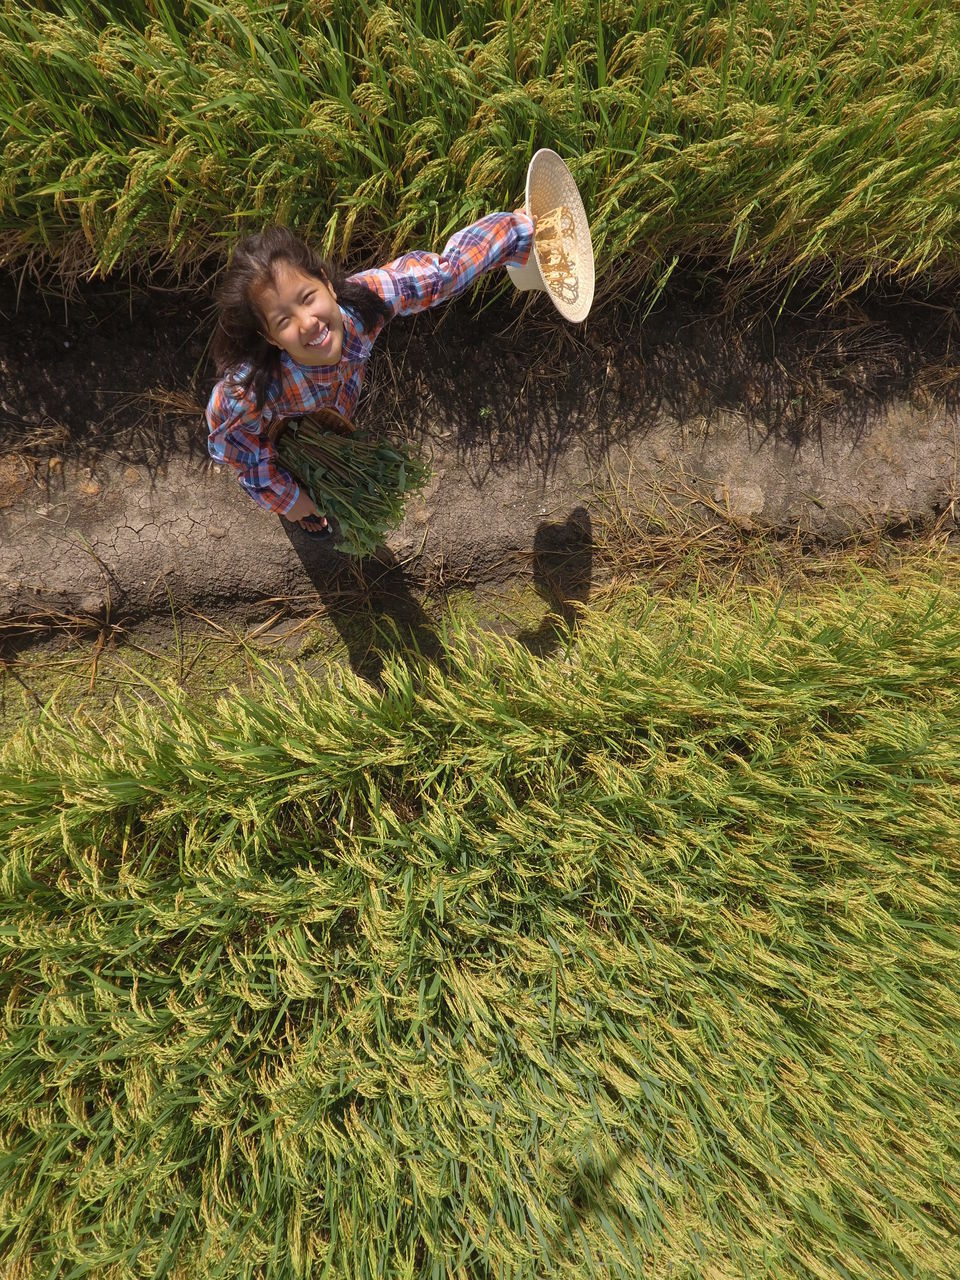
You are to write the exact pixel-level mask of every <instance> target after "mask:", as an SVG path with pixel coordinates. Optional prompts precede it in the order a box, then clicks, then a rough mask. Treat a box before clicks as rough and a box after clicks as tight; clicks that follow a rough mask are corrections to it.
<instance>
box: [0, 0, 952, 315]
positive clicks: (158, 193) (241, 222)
mask: <svg viewBox="0 0 960 1280" xmlns="http://www.w3.org/2000/svg"><path fill="white" fill-rule="evenodd" d="M958 101H960V11H958V10H957V7H956V5H955V4H953V3H950V2H949V0H934V2H933V3H929V2H928V0H922V2H921V0H744V2H743V3H735V4H731V3H720V2H718V0H564V2H562V3H561V0H462V2H460V0H457V3H454V2H453V0H288V2H287V3H279V4H274V3H266V2H265V0H225V2H224V3H215V2H213V0H184V2H183V3H180V4H176V3H173V2H172V0H125V2H123V3H121V2H114V3H110V2H108V0H105V2H103V3H100V2H95V0H78V2H75V3H70V4H62V3H44V4H39V3H27V2H26V0H6V3H5V4H4V5H3V6H2V9H0V254H2V256H3V259H5V260H6V261H8V262H10V263H23V262H30V263H32V264H33V265H34V266H36V267H37V268H38V269H41V268H42V269H44V270H45V271H46V272H47V273H48V274H49V273H50V272H53V273H54V274H60V275H61V276H65V277H67V278H76V277H77V276H78V275H83V274H89V273H98V272H99V273H106V272H110V271H117V270H121V269H134V268H136V269H139V270H151V271H161V270H168V271H169V270H171V269H172V270H174V271H178V272H180V273H181V274H186V276H187V278H190V275H191V272H192V273H193V274H194V275H196V274H197V273H200V274H203V273H207V274H209V272H211V271H213V270H214V269H215V267H216V266H217V265H218V264H219V262H220V261H221V260H222V258H223V257H224V255H225V253H226V250H227V248H228V247H229V244H230V243H232V241H233V240H235V239H236V237H237V235H238V234H239V233H242V232H244V231H246V230H249V229H255V228H256V227H259V226H260V225H261V224H262V223H264V222H265V221H269V220H280V221H283V222H287V223H290V224H291V225H294V226H296V227H297V228H299V229H300V230H301V231H302V232H303V233H304V234H305V235H307V236H308V237H309V238H311V239H312V240H313V241H314V242H315V243H317V244H319V245H320V246H321V247H323V248H325V249H326V250H327V251H330V252H334V253H336V254H338V255H348V256H349V257H350V258H351V259H360V258H369V257H371V256H372V255H379V254H382V253H385V252H387V251H391V250H392V251H397V252H399V251H402V250H406V249H409V248H413V247H421V246H422V247H433V245H434V244H435V243H437V242H442V239H443V238H444V237H445V235H446V234H447V233H450V232H452V231H453V230H455V229H458V228H459V227H461V226H463V225H465V224H466V223H467V222H469V221H471V220H472V219H473V218H474V217H476V216H479V215H481V214H483V213H487V212H489V211H491V210H492V209H499V208H504V207H508V208H513V207H514V206H515V205H516V204H517V203H519V201H520V198H521V196H522V192H523V184H524V174H525V171H526V165H527V162H528V160H529V159H530V156H531V154H532V152H533V151H534V150H535V149H536V148H537V147H541V146H549V147H553V148H554V149H556V150H557V151H559V152H560V153H561V155H563V156H564V157H566V158H567V159H568V160H569V162H570V165H571V168H572V170H573V173H574V175H575V177H576V179H577V181H578V183H579V184H580V186H581V189H582V192H583V195H584V200H585V203H586V206H587V209H588V211H589V213H590V218H591V225H592V230H593V235H594V240H595V248H596V252H597V260H598V267H599V268H600V270H601V275H602V277H603V279H604V281H605V284H606V288H607V296H608V297H609V295H610V293H612V292H613V291H614V290H615V288H616V287H617V286H618V285H621V284H623V283H624V282H627V281H629V282H633V283H637V282H639V283H640V284H642V285H643V286H645V287H647V288H648V289H649V288H656V287H657V286H658V285H659V284H661V283H662V282H663V280H664V279H665V278H666V276H667V275H668V274H669V272H670V271H671V270H672V268H673V265H674V264H675V263H676V262H677V261H678V260H682V261H684V262H688V261H692V262H694V263H696V264H698V265H699V268H700V269H701V270H702V271H703V272H704V273H705V275H706V276H707V277H708V278H715V277H716V278H719V275H720V274H721V273H727V272H730V271H732V272H733V273H734V274H735V275H736V276H738V277H746V278H747V279H749V280H752V281H754V282H756V280H757V279H759V280H761V281H762V283H763V284H764V286H765V287H767V288H770V289H773V290H774V291H775V292H779V293H780V294H782V293H783V292H784V290H786V289H787V288H788V287H789V284H790V282H791V281H792V280H794V279H796V278H797V277H799V276H811V275H812V276H813V277H815V278H816V279H818V280H819V281H820V283H821V284H822V286H823V288H824V290H825V291H826V296H827V297H832V296H836V295H837V294H838V293H840V292H842V291H843V290H845V289H849V288H852V287H854V286H855V285H856V284H858V283H860V282H862V281H875V280H878V279H879V280H884V281H893V282H895V283H906V282H913V283H914V284H915V283H916V282H917V281H918V280H920V281H923V280H935V281H937V282H939V283H941V284H943V283H947V284H953V283H954V282H955V281H956V280H957V277H958V269H957V259H958V245H960V206H958V198H957V191H958V190H960V158H958V156H960V153H958V146H957V144H958V140H960V115H958V108H957V102H958ZM603 301H604V298H603V295H602V293H601V297H600V298H599V299H598V302H599V303H600V304H601V305H602V303H603Z"/></svg>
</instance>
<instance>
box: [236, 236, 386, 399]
mask: <svg viewBox="0 0 960 1280" xmlns="http://www.w3.org/2000/svg"><path fill="white" fill-rule="evenodd" d="M281 262H284V263H288V264H289V265H290V266H292V267H297V268H299V270H300V271H302V272H304V274H305V275H308V276H313V278H314V279H317V280H323V281H325V282H326V283H328V284H331V285H333V288H334V290H335V291H336V294H337V303H338V305H340V306H341V307H349V308H350V310H351V311H353V312H354V313H355V314H356V315H358V316H359V318H360V320H361V321H362V322H363V326H364V328H365V329H373V328H375V327H376V325H377V324H378V323H379V322H380V321H381V320H385V319H387V317H388V316H389V314H390V311H389V308H388V307H387V305H386V303H385V302H384V301H383V299H382V298H381V297H380V295H379V294H378V293H375V292H374V291H373V289H368V288H367V286H366V285H362V284H358V283H356V282H355V281H350V280H348V279H347V278H346V276H345V275H344V273H343V271H342V270H341V269H340V268H339V267H335V266H332V265H331V264H330V263H328V262H326V261H325V260H324V259H323V258H321V257H320V255H319V254H318V253H315V252H314V251H313V250H312V249H311V248H310V246H309V245H308V244H305V243H304V241H303V240H301V239H300V237H299V236H296V235H294V233H293V232H292V231H290V230H289V229H288V228H287V227H279V226H276V227H265V228H264V229H263V231H258V232H256V233H255V234H254V235H250V236H245V237H244V239H243V240H241V241H240V242H239V244H238V245H237V246H236V248H235V249H234V251H233V254H232V255H231V258H230V262H229V264H228V266H227V270H226V274H225V275H224V278H223V281H222V282H221V284H220V287H219V288H218V289H217V293H216V303H217V310H218V315H217V326H216V330H215V331H214V335H213V360H214V364H215V365H216V369H217V375H218V376H219V377H223V376H224V375H226V374H231V373H232V374H234V375H235V377H236V380H237V383H238V385H239V386H240V388H241V389H242V390H243V391H247V390H250V389H252V390H253V395H254V401H255V403H256V407H257V408H258V409H262V408H263V405H264V402H265V401H266V398H267V392H268V390H269V389H270V384H271V383H272V382H274V381H275V380H276V379H277V378H278V377H279V376H280V350H279V348H278V347H275V346H274V345H273V344H272V343H271V342H268V341H267V339H266V338H265V337H264V336H263V332H262V331H263V330H264V329H265V328H266V322H265V320H264V317H263V316H262V315H261V314H260V312H259V310H258V308H257V304H256V295H257V293H258V291H259V290H260V289H262V288H263V286H264V285H267V284H272V283H274V282H275V279H276V276H275V272H276V269H277V264H278V263H281ZM241 366H246V368H245V370H244V372H243V373H242V374H241V373H240V372H239V371H240V368H241Z"/></svg>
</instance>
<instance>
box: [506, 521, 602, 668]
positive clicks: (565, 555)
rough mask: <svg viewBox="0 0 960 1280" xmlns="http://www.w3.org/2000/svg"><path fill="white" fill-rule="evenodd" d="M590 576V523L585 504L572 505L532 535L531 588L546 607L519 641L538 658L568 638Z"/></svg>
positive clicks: (583, 602)
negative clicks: (561, 516)
mask: <svg viewBox="0 0 960 1280" xmlns="http://www.w3.org/2000/svg"><path fill="white" fill-rule="evenodd" d="M592 577H593V525H592V523H591V520H590V513H589V511H587V509H586V507H576V508H575V509H574V510H573V511H571V513H570V515H569V516H568V517H567V518H566V520H564V521H563V522H561V523H557V522H554V523H551V522H547V521H544V523H543V524H541V525H539V526H538V527H537V532H536V534H535V535H534V539H533V588H534V590H535V591H536V593H537V595H538V596H540V597H541V599H543V600H546V602H547V604H548V605H549V606H550V607H549V610H548V612H547V614H546V616H545V617H544V619H543V621H542V622H541V623H540V625H539V627H537V629H536V630H535V631H531V630H524V631H521V632H520V633H519V634H518V635H517V639H518V640H519V642H520V643H521V644H522V645H524V646H525V647H526V648H527V649H529V650H530V652H531V653H533V654H536V656H537V657H539V658H545V657H548V656H549V655H550V654H552V653H554V652H555V651H556V650H557V649H558V648H559V647H560V645H561V644H563V643H564V642H565V641H567V640H569V638H570V636H571V635H572V634H573V632H574V630H575V629H576V625H577V609H576V606H577V605H578V604H586V603H587V601H588V600H589V598H590V585H591V581H592Z"/></svg>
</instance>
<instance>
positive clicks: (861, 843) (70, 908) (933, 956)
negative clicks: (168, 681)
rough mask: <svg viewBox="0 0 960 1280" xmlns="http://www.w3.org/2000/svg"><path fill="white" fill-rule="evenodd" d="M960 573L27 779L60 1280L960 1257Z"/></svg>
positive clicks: (35, 994) (614, 628) (73, 759)
mask: <svg viewBox="0 0 960 1280" xmlns="http://www.w3.org/2000/svg"><path fill="white" fill-rule="evenodd" d="M958 674H960V573H958V570H957V567H956V565H955V563H951V562H950V561H949V560H944V561H942V562H940V563H939V564H937V563H933V562H931V563H929V564H927V565H925V566H924V567H922V568H914V569H910V568H903V569H901V570H899V571H896V572H893V571H891V572H889V573H887V574H884V575H881V574H879V573H877V572H875V571H871V570H859V571H857V572H853V571H851V572H850V573H848V574H847V575H846V576H845V577H844V576H840V577H838V578H837V579H836V580H834V581H827V582H823V583H821V584H820V585H819V586H810V587H809V589H808V590H807V591H805V593H804V595H803V597H802V599H800V600H797V599H796V598H794V599H790V598H787V597H786V596H784V595H782V594H777V593H774V592H770V591H767V590H763V589H761V588H756V589H754V590H752V591H745V590H743V589H738V590H735V591H732V592H729V593H727V595H726V596H725V597H724V598H723V599H720V598H719V597H717V596H711V597H710V598H707V597H703V598H700V597H698V596H697V594H696V593H693V594H688V595H686V596H684V595H682V594H681V595H678V596H674V597H670V596H664V595H661V596H652V595H647V594H644V593H642V592H638V591H635V590H634V591H630V592H628V593H627V594H620V595H617V596H613V597H611V598H610V599H609V600H608V602H607V604H606V605H605V606H604V607H595V608H593V609H591V610H590V611H587V612H585V613H584V614H583V616H582V618H581V621H580V625H579V628H578V630H577V633H576V636H575V638H574V639H573V641H572V642H571V643H570V644H569V646H567V647H564V648H561V650H560V651H559V652H558V653H557V655H556V656H555V657H553V658H552V659H550V660H548V661H541V660H538V659H537V658H535V657H533V656H532V655H531V654H530V653H529V652H528V651H527V650H526V649H524V648H523V647H522V646H521V645H519V644H517V643H516V642H515V641H513V640H510V639H509V638H504V637H496V636H490V635H484V634H482V633H478V632H477V631H476V630H475V629H473V628H469V629H465V628H462V627H460V626H458V625H456V624H455V623H451V625H450V629H449V633H448V635H447V639H446V645H445V650H444V654H443V660H442V661H441V662H432V663H423V664H416V663H413V662H412V661H411V662H410V663H405V662H403V661H401V660H399V659H396V658H395V659H393V660H392V661H391V662H390V663H388V665H387V666H386V668H385V672H384V680H385V687H384V689H383V690H381V691H378V690H375V689H373V688H372V687H371V686H369V685H366V684H364V683H362V682H359V681H356V680H354V679H352V678H351V677H350V676H349V675H346V676H344V679H343V683H342V687H340V688H338V687H336V686H335V685H334V684H333V683H332V682H317V681H315V680H313V679H311V678H309V677H307V676H303V677H302V678H301V680H300V681H299V683H297V684H296V685H295V686H292V685H290V684H289V683H287V682H284V681H281V680H278V679H276V678H274V677H271V674H270V671H269V669H268V668H264V669H263V670H262V672H261V673H260V677H259V680H258V689H257V692H256V693H255V694H254V693H251V692H250V691H249V689H248V690H247V692H244V693H241V692H239V691H232V692H229V693H228V694H227V695H225V696H224V697H223V698H222V699H221V700H220V701H219V703H218V705H217V707H216V708H215V709H211V708H210V707H209V706H206V705H204V704H203V703H202V702H198V701H197V700H196V699H195V698H191V697H189V696H187V695H184V694H182V693H180V692H178V691H177V690H176V689H173V688H169V689H167V690H166V691H163V690H160V689H158V690H156V691H155V692H154V694H153V697H154V698H156V699H159V700H160V710H159V711H158V709H157V706H156V705H152V706H151V705H147V704H146V703H143V702H138V701H137V700H136V699H135V698H133V699H128V700H127V701H126V703H125V708H126V709H125V710H122V711H121V710H118V711H117V712H115V713H114V714H113V715H111V716H110V717H109V718H107V717H104V718H103V720H102V721H100V722H99V723H97V722H94V721H90V720H87V721H77V720H74V721H66V720H60V719H58V718H57V716H56V714H55V713H54V712H53V711H52V710H51V711H48V712H47V713H46V715H45V716H43V717H41V718H39V719H37V720H34V721H33V722H32V723H31V724H29V725H28V724H26V723H25V724H24V726H23V728H22V729H21V731H20V733H19V735H17V736H15V737H14V738H12V739H11V740H9V741H8V742H7V743H6V745H5V746H4V747H3V748H2V753H0V857H2V864H0V865H2V880H0V884H2V895H3V914H2V925H0V982H2V995H3V1002H4V1021H3V1028H2V1031H0V1256H2V1257H3V1258H4V1267H3V1274H4V1277H5V1280H6V1278H7V1277H9V1278H10V1280H22V1278H25V1277H39V1276H52V1275H56V1276H58V1277H74V1276H76V1277H79V1276H85V1275H89V1276H96V1277H98V1278H100V1277H104V1278H105V1277H110V1278H111V1280H113V1278H114V1277H117V1278H119V1277H134V1276H137V1277H140V1276H163V1277H181V1278H185V1277H191V1280H192V1278H194V1277H196V1278H198V1280H199V1278H200V1277H203V1278H207V1277H209V1278H211V1280H212V1278H213V1277H222V1278H223V1280H227V1278H228V1277H229V1278H230V1280H235V1278H236V1277H254V1276H256V1277H288V1276H291V1277H292V1276H297V1277H300V1276H303V1277H306V1276H310V1277H318V1276H330V1277H344V1278H346V1277H350V1278H351V1280H354V1278H359V1277H370V1280H373V1278H374V1277H376V1278H377V1280H379V1278H380V1277H391V1278H392V1277H398V1278H399V1277H417V1278H418V1280H419V1278H420V1277H423V1278H424V1280H426V1278H427V1277H430V1278H431V1280H433V1278H439V1277H460V1278H462V1280H475V1278H477V1277H494V1276H503V1277H531V1278H532V1277H538V1278H539V1277H543V1276H548V1275H556V1276H559V1277H570V1278H571V1280H572V1278H573V1277H577V1278H578V1280H580V1278H582V1277H586V1276H594V1275H596V1276H622V1277H630V1280H635V1278H636V1277H638V1276H641V1275H642V1276H644V1277H663V1278H666V1277H671V1278H680V1277H688V1278H689V1280H694V1277H696V1278H697V1280H700V1278H702V1277H711V1280H713V1278H725V1277H731V1278H732V1277H738V1278H739V1277H750V1280H760V1278H761V1277H771V1278H774V1277H775V1278H777V1280H787V1278H788V1277H789V1280H797V1278H798V1277H802V1278H804V1280H806V1278H810V1280H813V1278H814V1277H818V1278H822V1280H826V1278H827V1277H829V1278H830V1280H832V1278H833V1277H843V1278H844V1280H854V1278H856V1280H861V1278H862V1280H881V1278H884V1280H885V1278H887V1277H889V1278H890V1280H894V1277H896V1278H897V1280H902V1278H903V1277H916V1278H929V1280H934V1277H937V1278H941V1277H945V1276H950V1275H956V1274H960V1243H958V1241H960V1203H958V1197H957V1192H956V1188H957V1186H958V1185H960V1105H958V1104H960V1096H958V1094H960V1088H958V1081H960V997H958V988H957V982H956V973H957V965H958V960H960V955H958V952H960V933H958V915H960V912H958V905H960V899H958V890H960V855H958V849H960V785H958V784H960V776H958V775H960V682H958Z"/></svg>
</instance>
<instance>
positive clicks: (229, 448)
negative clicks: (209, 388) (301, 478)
mask: <svg viewBox="0 0 960 1280" xmlns="http://www.w3.org/2000/svg"><path fill="white" fill-rule="evenodd" d="M206 417H207V431H208V435H207V452H208V453H209V454H210V457H211V458H212V459H213V460H214V462H219V463H225V464H226V465H227V466H228V467H231V468H232V469H233V470H234V471H235V472H236V473H237V478H238V479H239V481H240V486H241V488H243V489H244V490H245V491H246V492H247V493H248V494H249V495H250V497H251V498H253V500H254V502H256V503H258V504H259V505H260V506H261V507H263V508H265V509H266V510H267V511H275V512H276V513H277V514H278V515H284V514H285V513H286V512H287V511H289V510H290V508H291V507H292V506H293V504H294V503H295V502H296V500H297V499H298V498H299V497H300V486H299V485H298V484H297V482H296V480H294V478H293V476H291V475H290V473H289V472H288V471H285V470H284V469H283V467H281V466H280V465H279V464H278V462H277V455H276V450H275V449H274V447H273V445H272V444H270V442H269V441H268V440H263V439H261V437H260V432H261V428H262V414H261V413H260V412H258V410H257V409H256V407H255V405H254V402H253V396H252V394H251V393H250V392H244V391H242V390H240V389H239V388H238V387H237V386H236V384H234V383H232V382H229V381H228V380H227V379H226V378H221V380H220V381H219V382H218V383H217V385H216V386H215V387H214V389H213V392H212V394H211V396H210V402H209V404H208V405H207V415H206Z"/></svg>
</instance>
